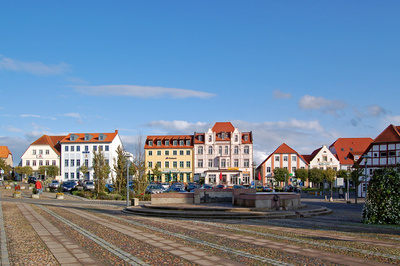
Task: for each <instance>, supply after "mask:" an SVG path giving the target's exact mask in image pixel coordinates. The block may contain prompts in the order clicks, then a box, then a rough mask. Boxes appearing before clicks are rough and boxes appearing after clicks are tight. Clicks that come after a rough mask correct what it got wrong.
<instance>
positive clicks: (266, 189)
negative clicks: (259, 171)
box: [263, 186, 274, 192]
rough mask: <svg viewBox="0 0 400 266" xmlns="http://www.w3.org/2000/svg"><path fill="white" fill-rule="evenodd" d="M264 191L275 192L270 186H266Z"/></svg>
mask: <svg viewBox="0 0 400 266" xmlns="http://www.w3.org/2000/svg"><path fill="white" fill-rule="evenodd" d="M263 191H264V192H272V191H274V190H273V189H272V188H270V187H269V186H264V187H263Z"/></svg>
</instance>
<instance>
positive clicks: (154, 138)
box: [144, 135, 193, 149]
mask: <svg viewBox="0 0 400 266" xmlns="http://www.w3.org/2000/svg"><path fill="white" fill-rule="evenodd" d="M150 140H151V141H153V146H150V145H149V141H150ZM158 140H160V141H161V145H160V146H158V145H157V141H158ZM166 140H168V141H169V145H168V146H166V145H165V141H166ZM174 140H176V141H178V143H177V145H176V146H174V145H173V141H174ZM180 140H183V141H184V142H183V145H179V141H180ZM186 140H190V145H186ZM144 148H145V149H175V148H176V149H183V148H193V135H162V136H147V138H146V143H145V145H144Z"/></svg>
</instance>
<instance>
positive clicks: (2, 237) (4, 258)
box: [0, 195, 10, 266]
mask: <svg viewBox="0 0 400 266" xmlns="http://www.w3.org/2000/svg"><path fill="white" fill-rule="evenodd" d="M0 197H1V195H0ZM0 241H1V265H2V266H8V265H10V258H9V257H8V248H7V236H6V230H5V228H4V219H3V203H2V202H0Z"/></svg>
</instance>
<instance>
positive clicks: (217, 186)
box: [214, 184, 226, 189]
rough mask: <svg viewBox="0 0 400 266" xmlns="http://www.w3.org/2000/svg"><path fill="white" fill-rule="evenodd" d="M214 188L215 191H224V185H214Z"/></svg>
mask: <svg viewBox="0 0 400 266" xmlns="http://www.w3.org/2000/svg"><path fill="white" fill-rule="evenodd" d="M214 188H216V189H226V185H222V184H219V185H216V186H215V187H214Z"/></svg>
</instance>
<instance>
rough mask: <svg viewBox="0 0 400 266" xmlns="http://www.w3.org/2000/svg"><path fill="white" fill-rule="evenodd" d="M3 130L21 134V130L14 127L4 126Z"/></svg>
mask: <svg viewBox="0 0 400 266" xmlns="http://www.w3.org/2000/svg"><path fill="white" fill-rule="evenodd" d="M5 129H6V130H7V131H9V132H13V133H18V132H21V131H22V129H20V128H16V127H13V126H6V127H5Z"/></svg>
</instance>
